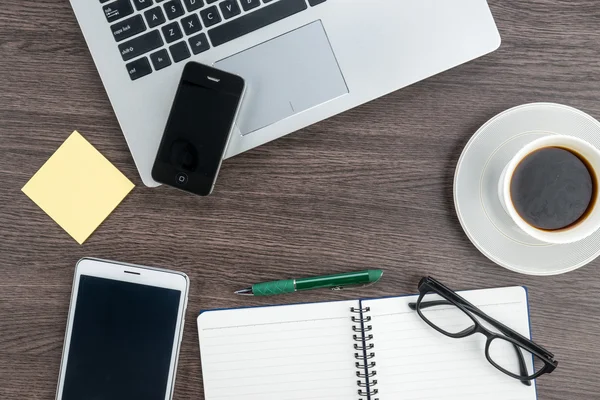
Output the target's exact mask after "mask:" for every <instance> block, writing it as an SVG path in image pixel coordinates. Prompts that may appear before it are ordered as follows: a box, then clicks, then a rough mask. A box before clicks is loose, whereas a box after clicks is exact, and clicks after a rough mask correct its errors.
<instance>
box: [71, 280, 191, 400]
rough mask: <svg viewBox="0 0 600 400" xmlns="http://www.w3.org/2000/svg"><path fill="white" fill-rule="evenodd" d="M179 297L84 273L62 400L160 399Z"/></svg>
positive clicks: (168, 363) (172, 293)
mask: <svg viewBox="0 0 600 400" xmlns="http://www.w3.org/2000/svg"><path fill="white" fill-rule="evenodd" d="M180 296H181V292H180V291H178V290H172V289H165V288H158V287H154V286H147V285H140V284H134V283H128V282H121V281H115V280H110V279H104V278H98V277H92V276H87V275H82V276H81V277H80V280H79V289H78V295H77V301H76V308H75V315H74V320H73V329H72V334H71V342H70V346H69V355H68V360H67V366H66V376H65V381H64V386H63V394H62V399H61V400H108V399H110V400H133V399H140V400H141V399H144V400H164V398H165V394H166V390H167V380H168V375H169V367H170V362H171V356H172V352H173V343H174V336H175V328H176V324H177V314H178V310H179V300H180Z"/></svg>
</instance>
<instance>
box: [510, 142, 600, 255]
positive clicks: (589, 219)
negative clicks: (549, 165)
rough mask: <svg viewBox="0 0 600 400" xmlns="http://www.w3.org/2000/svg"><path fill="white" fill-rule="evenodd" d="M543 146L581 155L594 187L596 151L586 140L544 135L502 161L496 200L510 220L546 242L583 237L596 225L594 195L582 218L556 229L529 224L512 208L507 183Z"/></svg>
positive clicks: (599, 168)
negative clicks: (503, 165)
mask: <svg viewBox="0 0 600 400" xmlns="http://www.w3.org/2000/svg"><path fill="white" fill-rule="evenodd" d="M545 147H562V148H565V149H571V150H573V151H574V152H576V153H577V154H579V155H581V156H582V157H583V158H585V159H586V161H587V162H588V164H589V167H590V168H591V169H592V170H593V171H594V173H593V174H592V176H593V177H594V179H596V182H594V185H595V187H596V188H598V184H599V182H598V181H597V176H598V174H599V173H600V151H599V150H598V149H596V147H594V146H592V145H591V144H589V143H588V142H586V141H584V140H581V139H578V138H575V137H572V136H564V135H548V136H544V137H542V138H540V139H536V140H534V141H532V142H530V143H528V144H527V145H525V146H524V147H523V148H521V150H519V151H518V152H517V154H515V156H514V157H513V158H512V159H511V160H510V162H509V163H508V164H507V165H506V167H505V168H504V171H502V174H501V175H500V181H499V182H498V196H499V197H500V203H501V204H502V207H504V210H505V211H506V212H507V213H508V215H509V216H510V217H511V219H512V220H513V221H514V223H515V224H516V225H517V226H518V227H519V228H520V229H521V230H522V231H523V232H525V233H526V234H528V235H529V236H531V237H533V238H535V239H537V240H541V241H542V242H546V243H554V244H564V243H573V242H576V241H579V240H582V239H585V238H586V237H588V236H590V235H591V234H593V233H594V232H596V231H597V230H598V229H599V228H600V206H599V205H598V199H595V198H594V199H592V202H593V204H592V205H591V207H593V208H592V209H591V210H589V211H588V212H587V216H586V217H584V219H583V220H581V221H579V222H578V223H577V224H575V225H573V226H571V227H567V228H565V229H560V230H556V231H546V230H542V229H537V228H535V227H533V226H531V225H529V224H528V223H527V222H525V220H523V218H521V216H520V215H519V213H518V212H517V210H516V209H515V206H514V204H513V202H512V198H511V194H510V183H511V180H512V177H513V174H514V172H515V169H516V168H517V166H518V165H519V163H520V162H521V161H522V160H523V159H524V158H525V157H527V156H528V155H529V154H530V153H532V152H534V151H536V150H539V149H542V148H545Z"/></svg>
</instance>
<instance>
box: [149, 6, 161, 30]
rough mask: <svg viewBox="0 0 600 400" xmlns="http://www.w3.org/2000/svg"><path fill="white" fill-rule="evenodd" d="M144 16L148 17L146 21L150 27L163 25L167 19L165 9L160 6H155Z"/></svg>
mask: <svg viewBox="0 0 600 400" xmlns="http://www.w3.org/2000/svg"><path fill="white" fill-rule="evenodd" d="M144 17H146V22H147V23H148V27H150V28H154V27H157V26H158V25H162V24H164V23H165V21H166V19H165V14H163V11H162V9H161V8H160V7H154V8H153V9H151V10H148V11H146V12H145V13H144Z"/></svg>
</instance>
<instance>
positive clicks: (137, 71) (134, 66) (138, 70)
mask: <svg viewBox="0 0 600 400" xmlns="http://www.w3.org/2000/svg"><path fill="white" fill-rule="evenodd" d="M125 67H126V68H127V72H128V73H129V77H130V78H131V80H132V81H135V80H136V79H140V78H141V77H143V76H146V75H148V74H151V73H152V67H150V63H149V62H148V59H147V58H146V57H144V58H140V59H139V60H135V61H133V62H130V63H129V64H126V65H125Z"/></svg>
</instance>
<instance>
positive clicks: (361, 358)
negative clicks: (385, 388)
mask: <svg viewBox="0 0 600 400" xmlns="http://www.w3.org/2000/svg"><path fill="white" fill-rule="evenodd" d="M350 311H351V312H353V313H354V314H356V315H354V316H352V323H353V324H354V325H353V326H352V331H353V332H355V333H354V335H353V336H352V338H353V339H354V341H356V342H358V343H354V350H357V352H356V353H354V358H356V359H357V360H358V361H357V362H356V363H355V364H354V365H355V366H356V368H357V369H358V371H356V376H357V377H358V378H359V379H358V380H357V381H356V384H357V385H358V387H359V389H358V396H359V399H358V400H379V399H378V398H374V397H371V396H375V395H376V394H377V393H378V392H379V390H378V389H375V388H374V386H376V385H377V379H373V378H374V377H375V376H376V375H377V371H375V370H374V369H373V368H375V366H376V365H377V363H376V362H375V361H374V360H373V359H374V358H375V352H373V351H372V350H373V348H374V347H375V345H374V344H373V343H372V340H373V334H372V333H369V332H371V331H372V330H373V326H371V325H368V323H369V322H370V321H371V317H370V316H368V315H366V314H367V313H368V312H369V311H371V308H370V307H365V308H355V307H351V308H350Z"/></svg>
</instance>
